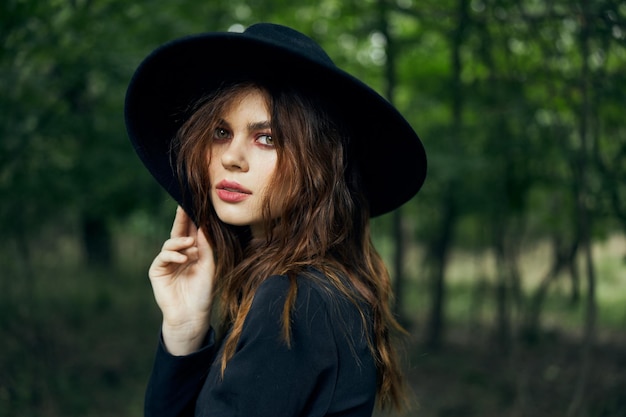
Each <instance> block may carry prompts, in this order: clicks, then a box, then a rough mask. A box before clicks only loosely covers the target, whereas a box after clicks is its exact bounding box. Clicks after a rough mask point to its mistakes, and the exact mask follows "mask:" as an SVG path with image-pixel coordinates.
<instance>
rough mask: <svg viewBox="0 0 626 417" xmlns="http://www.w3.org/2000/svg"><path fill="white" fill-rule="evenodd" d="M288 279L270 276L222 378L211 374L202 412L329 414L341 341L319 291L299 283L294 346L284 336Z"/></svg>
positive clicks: (226, 414) (273, 416)
mask: <svg viewBox="0 0 626 417" xmlns="http://www.w3.org/2000/svg"><path fill="white" fill-rule="evenodd" d="M289 285H290V284H289V280H288V279H287V278H286V277H282V276H275V277H270V278H269V279H268V280H266V281H265V282H264V283H263V284H262V285H261V286H260V287H259V289H258V290H257V292H256V294H255V297H254V301H253V304H252V307H251V309H250V312H249V313H248V316H247V318H246V321H245V323H244V327H243V329H242V335H241V338H240V340H239V342H238V345H237V348H236V351H235V354H234V355H233V357H232V358H231V360H230V361H229V362H228V364H227V367H226V370H225V372H224V375H223V378H221V377H220V376H219V372H216V373H215V375H213V374H214V372H212V375H210V376H209V381H207V385H209V386H210V387H211V388H210V389H204V390H203V391H202V393H201V394H200V397H199V400H198V404H197V409H196V412H197V415H202V416H222V417H234V416H257V417H264V416H268V417H269V416H271V417H276V416H299V415H307V416H313V415H324V414H325V413H326V411H327V410H328V407H329V404H330V402H331V400H332V395H333V393H334V390H335V384H336V379H337V372H338V355H337V345H336V342H335V337H334V333H333V330H332V326H331V324H330V323H329V314H328V311H327V310H328V307H327V304H326V302H325V301H324V299H323V298H322V297H321V296H320V294H319V292H318V291H317V290H315V289H312V288H311V287H310V286H306V285H299V286H298V295H297V298H296V303H295V306H294V310H293V312H292V316H291V330H292V338H291V344H290V346H288V345H287V343H286V342H285V340H284V338H283V336H282V334H283V333H282V322H281V317H282V312H283V306H284V303H285V299H286V296H287V293H288V290H289Z"/></svg>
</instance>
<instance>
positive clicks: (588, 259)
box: [567, 0, 597, 417]
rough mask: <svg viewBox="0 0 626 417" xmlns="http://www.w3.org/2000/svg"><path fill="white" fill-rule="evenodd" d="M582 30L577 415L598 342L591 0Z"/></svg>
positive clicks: (585, 4) (572, 412) (585, 2)
mask: <svg viewBox="0 0 626 417" xmlns="http://www.w3.org/2000/svg"><path fill="white" fill-rule="evenodd" d="M581 10H582V16H581V30H580V50H581V56H582V71H581V88H580V89H581V92H582V106H581V111H580V118H579V120H580V124H579V130H580V133H579V135H580V152H579V154H578V158H577V160H576V162H577V163H576V164H575V166H574V172H575V178H574V179H575V182H576V183H578V184H579V186H578V187H576V188H577V189H578V193H577V195H576V209H577V212H578V222H579V230H580V234H581V243H582V246H583V250H584V259H585V275H586V282H587V297H586V303H585V326H584V333H583V340H582V346H581V360H580V371H579V372H580V373H579V376H578V381H577V382H576V388H575V391H574V396H573V398H572V401H571V403H570V407H569V409H568V413H567V415H568V416H569V417H574V416H578V415H581V414H582V412H583V410H584V409H585V405H586V403H587V398H586V397H585V393H586V388H587V385H588V382H589V381H588V380H589V371H590V369H591V367H592V361H593V347H594V345H595V336H596V315H597V305H596V277H595V268H594V261H593V254H592V248H591V223H592V222H591V216H590V212H589V207H588V205H587V200H588V198H589V196H588V193H589V191H588V184H587V176H588V172H587V171H588V162H587V160H588V148H589V147H588V144H587V133H588V131H589V121H590V120H591V101H590V98H589V93H590V84H591V83H590V72H589V55H590V54H589V35H590V33H589V32H590V28H589V22H588V19H589V17H590V11H589V0H582V1H581Z"/></svg>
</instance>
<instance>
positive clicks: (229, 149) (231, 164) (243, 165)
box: [220, 136, 248, 171]
mask: <svg viewBox="0 0 626 417" xmlns="http://www.w3.org/2000/svg"><path fill="white" fill-rule="evenodd" d="M220 159H221V162H222V166H223V167H224V168H225V169H228V170H236V171H247V170H248V159H247V155H246V140H245V138H242V137H240V136H235V137H233V138H232V139H231V140H229V141H228V142H226V143H225V144H224V145H223V148H222V154H221V157H220Z"/></svg>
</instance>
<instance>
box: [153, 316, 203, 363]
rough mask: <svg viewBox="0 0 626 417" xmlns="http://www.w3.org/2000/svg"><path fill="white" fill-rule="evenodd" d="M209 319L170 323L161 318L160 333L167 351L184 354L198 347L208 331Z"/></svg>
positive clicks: (178, 354) (176, 354)
mask: <svg viewBox="0 0 626 417" xmlns="http://www.w3.org/2000/svg"><path fill="white" fill-rule="evenodd" d="M209 327H210V324H209V320H208V319H207V320H201V321H189V322H185V323H176V324H171V323H168V322H167V321H166V320H163V324H162V326H161V333H162V336H163V342H164V344H165V347H166V349H167V351H168V352H169V353H171V354H172V355H174V356H184V355H188V354H190V353H193V352H195V351H197V350H198V349H200V347H201V346H202V342H203V340H204V338H205V336H206V334H207V332H208V331H209Z"/></svg>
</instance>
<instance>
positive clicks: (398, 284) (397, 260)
mask: <svg viewBox="0 0 626 417" xmlns="http://www.w3.org/2000/svg"><path fill="white" fill-rule="evenodd" d="M387 8H388V6H387V2H386V1H385V0H379V1H378V18H379V21H378V26H379V27H378V30H379V31H380V33H382V34H383V36H384V37H385V39H386V41H387V46H386V50H385V52H386V55H387V59H386V61H385V67H384V70H385V95H386V97H387V100H388V101H389V102H390V103H391V104H394V101H395V97H394V91H395V87H396V82H397V81H396V48H395V43H394V39H393V37H392V36H391V33H390V30H389V18H388V9H387ZM392 223H393V238H394V242H395V244H396V245H395V252H394V256H393V271H394V275H395V277H394V278H395V279H394V293H395V305H394V313H395V315H396V318H397V319H398V321H399V322H400V323H401V324H406V321H407V320H406V319H405V317H403V302H404V299H403V298H402V294H403V292H404V260H405V258H406V247H405V246H406V245H405V242H404V241H405V239H404V230H403V227H402V226H403V221H402V210H400V209H398V210H395V211H394V212H393V213H392Z"/></svg>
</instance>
